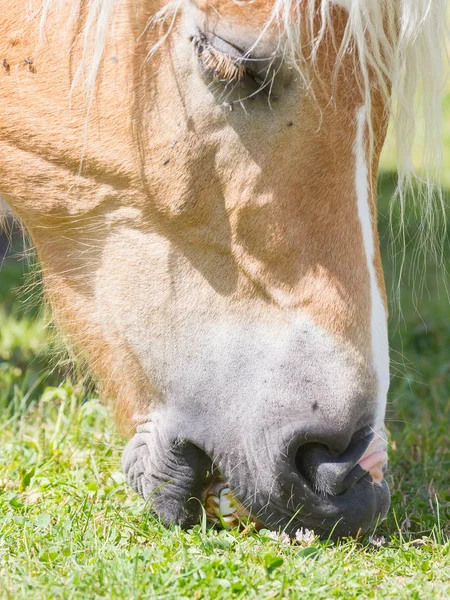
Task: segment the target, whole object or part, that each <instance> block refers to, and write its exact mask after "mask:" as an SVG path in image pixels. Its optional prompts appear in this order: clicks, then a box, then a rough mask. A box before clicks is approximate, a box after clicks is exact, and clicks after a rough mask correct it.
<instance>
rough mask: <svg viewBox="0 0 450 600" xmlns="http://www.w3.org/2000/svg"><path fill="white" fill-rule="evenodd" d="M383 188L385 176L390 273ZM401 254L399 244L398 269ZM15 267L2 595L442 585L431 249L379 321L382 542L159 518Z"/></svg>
mask: <svg viewBox="0 0 450 600" xmlns="http://www.w3.org/2000/svg"><path fill="white" fill-rule="evenodd" d="M391 192H392V181H391V179H390V178H389V177H384V178H382V182H381V186H380V217H381V223H380V225H381V232H382V245H383V250H384V262H385V270H386V276H387V280H388V286H392V282H393V277H394V276H393V274H392V268H391V264H392V261H391V260H390V259H389V258H388V255H387V251H386V249H387V245H388V243H389V238H388V236H387V229H388V226H387V217H386V213H387V203H388V198H389V197H390V194H391ZM417 226H418V224H417V223H416V222H415V221H414V220H412V221H411V222H410V223H409V234H410V235H411V236H414V232H415V230H416V229H417ZM394 228H395V222H394ZM445 252H446V258H447V260H448V257H449V256H450V253H449V252H448V247H447V248H446V249H445ZM412 262H414V256H413V254H412V250H411V247H410V246H408V250H407V269H406V273H408V269H409V266H410V265H411V263H412ZM26 270H27V267H26V262H20V263H18V262H16V261H12V260H10V261H7V262H6V263H5V264H4V265H3V269H2V271H1V272H0V409H1V413H0V597H1V598H13V599H14V600H16V599H20V598H33V599H40V598H80V599H81V598H82V599H86V598H124V599H131V598H173V599H177V600H178V599H180V598H189V599H191V598H245V599H249V598H282V597H287V598H302V599H303V598H311V599H314V600H318V599H321V598H324V599H325V598H335V597H337V598H339V597H340V598H346V599H347V598H348V599H351V598H396V599H399V598H405V599H408V600H409V599H414V598H417V599H419V598H420V599H424V598H425V599H427V598H442V599H444V598H449V597H450V542H449V536H450V432H449V429H450V428H449V412H450V345H449V340H450V306H449V301H448V297H447V295H446V292H445V289H444V286H443V285H442V281H443V273H442V272H439V271H437V270H436V268H435V265H433V263H432V261H431V263H430V262H429V264H428V267H427V269H426V272H425V274H424V279H425V283H426V286H425V287H422V288H421V287H420V286H419V285H418V284H416V288H415V290H416V292H415V293H414V291H413V287H412V282H409V281H408V277H406V278H405V281H404V283H403V285H402V287H401V300H402V310H403V315H402V316H400V315H399V314H398V312H397V313H396V312H395V310H394V314H393V317H392V319H391V345H392V359H393V375H394V378H393V381H392V387H391V392H390V401H389V407H388V424H389V429H390V443H391V450H390V475H389V477H390V482H391V490H392V509H391V512H390V514H389V517H388V519H387V520H386V521H385V522H384V523H382V524H381V526H380V527H379V529H378V531H377V534H378V535H383V536H385V538H386V542H385V544H384V545H382V546H381V547H380V548H377V547H375V546H374V545H373V544H371V543H370V542H369V541H368V540H362V541H358V542H356V541H353V540H344V541H341V542H339V543H338V544H334V545H332V544H326V543H321V542H315V543H313V544H312V545H311V546H308V547H301V546H295V545H292V544H286V543H283V542H281V541H276V540H273V539H271V538H269V537H268V536H267V535H266V533H265V532H261V533H259V534H258V533H255V532H249V533H247V534H242V533H239V532H236V531H231V532H226V531H217V530H214V529H211V528H209V527H206V526H205V524H201V525H199V526H197V527H195V528H194V529H193V530H191V531H187V532H183V531H181V530H180V529H178V528H172V529H169V530H166V529H164V528H163V527H162V526H161V524H160V523H159V522H158V520H157V519H156V518H155V517H154V516H153V515H152V514H151V512H150V511H149V510H148V507H146V506H145V504H144V502H143V501H142V500H140V499H139V498H138V497H137V496H136V495H135V494H134V493H133V492H132V491H131V490H130V489H129V488H128V487H127V485H126V484H125V483H124V479H123V476H122V474H121V472H120V456H121V451H122V448H123V445H124V441H123V440H121V439H120V437H119V436H118V434H117V432H116V431H115V429H114V425H113V420H112V417H111V415H110V413H109V411H108V409H106V408H105V407H103V406H101V405H100V404H99V403H98V402H97V401H96V400H95V398H94V397H93V396H92V395H91V394H89V393H88V392H87V391H86V390H85V389H84V388H83V386H82V385H81V384H77V383H74V382H72V381H71V379H70V377H68V376H64V375H63V373H62V372H61V371H59V372H57V373H55V372H52V371H51V364H52V358H51V355H52V349H51V344H50V338H49V336H48V334H47V331H46V330H45V329H43V324H44V316H43V314H42V312H40V311H39V310H36V309H34V310H33V311H31V312H30V311H29V310H27V308H26V305H25V304H24V303H23V302H22V300H21V295H20V293H18V292H17V287H18V286H19V287H20V284H21V281H22V278H23V274H24V272H25V271H26ZM420 290H422V291H420ZM25 295H28V292H26V293H25ZM22 296H23V293H22Z"/></svg>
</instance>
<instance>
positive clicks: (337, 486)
mask: <svg viewBox="0 0 450 600" xmlns="http://www.w3.org/2000/svg"><path fill="white" fill-rule="evenodd" d="M366 431H367V430H365V431H364V432H366ZM371 438H372V434H369V435H366V436H365V437H361V433H360V432H358V434H356V435H355V436H353V439H352V442H351V443H350V445H349V446H348V448H347V449H346V450H345V452H343V453H342V454H338V453H337V452H334V451H332V450H330V449H329V447H328V446H327V445H325V444H322V443H319V442H312V443H306V444H303V445H300V446H299V447H298V449H297V452H296V455H295V466H296V468H297V471H298V473H299V474H300V475H301V476H302V477H303V479H305V480H306V481H307V482H308V483H309V484H310V485H311V487H312V488H313V489H314V491H316V492H318V493H320V494H327V495H333V496H334V495H338V494H343V493H344V492H346V491H347V490H349V489H350V488H352V487H353V486H354V485H355V484H356V483H357V482H358V481H359V480H360V479H361V478H362V477H363V476H364V475H365V474H366V471H364V469H362V468H361V467H360V466H359V465H358V462H359V460H360V459H361V457H362V456H363V454H364V452H365V450H366V449H367V447H368V446H369V444H370V440H371Z"/></svg>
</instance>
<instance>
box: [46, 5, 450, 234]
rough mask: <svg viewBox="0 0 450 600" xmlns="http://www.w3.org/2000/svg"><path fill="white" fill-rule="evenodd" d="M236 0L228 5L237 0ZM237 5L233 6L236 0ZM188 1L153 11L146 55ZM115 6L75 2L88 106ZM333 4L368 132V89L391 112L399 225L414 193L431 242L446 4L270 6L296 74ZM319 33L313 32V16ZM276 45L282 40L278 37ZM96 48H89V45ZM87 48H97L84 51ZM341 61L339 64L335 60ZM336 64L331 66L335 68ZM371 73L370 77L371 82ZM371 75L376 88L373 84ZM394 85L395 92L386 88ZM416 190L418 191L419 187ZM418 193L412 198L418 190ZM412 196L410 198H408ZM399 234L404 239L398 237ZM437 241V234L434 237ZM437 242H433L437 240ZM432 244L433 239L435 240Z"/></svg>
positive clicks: (437, 218)
mask: <svg viewBox="0 0 450 600" xmlns="http://www.w3.org/2000/svg"><path fill="white" fill-rule="evenodd" d="M234 1H235V0H230V2H234ZM236 1H237V0H236ZM186 2H187V0H171V1H169V2H167V4H166V5H165V6H164V8H163V9H162V10H161V11H160V12H159V13H157V14H156V15H155V16H154V17H153V19H152V20H151V23H149V25H148V26H149V27H150V26H154V25H155V24H158V23H159V24H160V23H162V22H165V23H166V24H168V27H167V28H166V29H165V31H166V33H165V34H164V35H162V38H161V39H160V41H159V42H157V44H156V46H155V47H154V48H153V49H152V50H151V53H150V54H151V55H152V54H153V53H154V52H156V51H157V50H158V48H159V47H160V46H161V45H162V44H163V43H164V41H165V39H166V37H167V36H168V35H169V33H170V30H171V25H172V24H173V23H174V21H175V18H176V15H177V12H178V11H179V9H180V8H181V7H182V6H183V4H185V3H186ZM64 3H65V2H64V0H42V4H41V11H40V26H41V34H42V33H43V31H44V28H45V22H46V18H47V15H48V13H49V11H50V9H53V8H55V7H56V8H57V9H60V8H61V7H62V6H63V5H64ZM119 3H120V0H75V1H74V2H73V9H72V14H73V15H77V14H79V8H80V7H81V6H86V7H87V11H84V14H87V17H86V20H85V26H84V33H83V35H84V52H83V56H82V65H80V68H79V70H78V73H77V75H76V77H75V80H79V79H80V74H81V73H83V74H85V75H84V76H85V79H84V82H83V83H84V86H85V91H86V95H87V99H88V104H89V103H90V100H91V99H92V95H93V90H94V87H95V82H96V79H97V75H98V72H99V69H100V67H101V61H102V57H103V53H104V49H105V46H106V43H107V39H108V35H109V32H110V30H111V29H112V27H113V21H114V12H115V8H116V6H117V5H118V4H119ZM335 4H339V5H341V6H343V7H344V8H345V9H346V10H347V11H348V15H349V17H348V21H347V25H346V29H345V33H344V37H343V40H342V43H341V46H340V49H339V57H340V58H342V57H343V56H344V54H345V53H346V52H347V50H348V49H350V48H356V50H357V53H356V54H357V59H356V60H357V61H358V65H357V66H358V67H359V69H358V71H359V72H360V82H361V87H362V90H363V92H364V96H365V98H366V104H367V107H366V108H367V111H366V112H367V115H368V127H369V130H370V126H371V125H370V114H371V112H370V109H371V106H370V93H369V92H370V88H371V86H373V85H377V87H378V88H379V90H380V91H381V93H382V94H383V95H384V96H385V99H386V100H387V101H388V105H389V106H390V107H391V110H390V112H391V121H392V127H393V131H394V136H395V139H396V149H397V169H398V187H397V194H396V198H397V200H398V205H399V207H400V222H401V223H402V222H403V221H404V218H403V217H404V208H405V198H406V195H407V194H408V195H410V193H411V192H413V191H414V190H415V191H416V197H419V198H420V207H421V213H422V223H423V233H424V234H425V235H426V237H427V239H428V240H429V241H430V240H432V239H433V238H432V236H430V231H432V232H434V233H436V231H437V229H438V227H437V223H441V224H443V226H445V218H444V219H442V212H443V211H444V210H445V206H444V202H443V199H442V194H441V192H440V191H439V185H436V184H438V182H439V175H440V169H441V165H442V143H441V132H442V105H441V104H442V102H441V101H442V89H443V84H444V59H445V55H446V47H447V40H448V28H447V16H448V9H447V0H334V2H333V1H332V0H274V6H273V10H272V13H271V16H270V19H269V22H268V23H267V26H266V27H273V26H275V27H278V28H279V30H280V36H282V39H283V47H284V49H285V54H286V57H287V59H290V60H291V61H292V62H293V63H294V64H295V65H297V67H298V69H299V72H305V67H306V66H308V65H311V64H313V63H314V61H315V57H316V55H317V51H318V48H319V46H320V44H321V42H322V40H323V39H324V36H325V34H326V33H327V31H328V30H329V29H330V28H332V27H333V23H332V14H333V13H332V8H333V6H334V5H335ZM318 14H320V23H321V26H320V29H319V32H318V33H317V15H318ZM305 19H306V21H307V28H306V30H307V31H308V30H309V35H310V36H311V35H312V38H311V37H310V38H309V39H312V42H311V43H310V44H309V49H308V51H307V53H305V50H304V48H305V44H303V43H302V39H301V37H302V33H301V32H302V31H303V32H304V31H305V28H304V27H300V23H301V22H302V20H305ZM280 39H281V38H280ZM93 41H94V43H93V44H92V42H93ZM89 48H94V49H93V51H89ZM338 63H339V60H338ZM338 68H339V64H337V65H336V69H338ZM369 73H370V74H371V75H370V78H369ZM374 77H375V82H374ZM387 81H389V82H390V83H391V85H392V93H391V90H390V89H389V87H388V85H387ZM419 121H423V127H421V128H420V129H421V130H422V131H423V132H424V135H423V138H424V139H423V140H420V142H421V146H422V147H423V151H422V164H421V165H420V168H419V169H416V167H415V165H414V163H413V160H412V150H413V147H414V144H415V142H416V140H417V138H418V137H419V136H418V127H417V123H418V122H419ZM418 184H419V185H418ZM418 189H419V190H420V191H419V192H418V193H417V190H418ZM411 196H414V193H412V194H411ZM396 235H400V236H402V233H401V232H396ZM437 237H438V238H439V240H440V239H441V236H437ZM434 239H435V240H436V236H435V238H434ZM435 243H436V244H437V245H438V244H439V242H438V241H436V242H435Z"/></svg>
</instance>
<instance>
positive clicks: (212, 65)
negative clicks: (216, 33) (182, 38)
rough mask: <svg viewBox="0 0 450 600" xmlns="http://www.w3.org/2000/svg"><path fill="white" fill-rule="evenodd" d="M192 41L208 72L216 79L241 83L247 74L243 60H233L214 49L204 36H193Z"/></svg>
mask: <svg viewBox="0 0 450 600" xmlns="http://www.w3.org/2000/svg"><path fill="white" fill-rule="evenodd" d="M189 39H190V41H191V42H192V43H193V44H194V47H195V49H196V50H197V55H198V57H199V59H200V61H201V62H202V64H203V66H204V68H205V69H206V70H207V71H211V72H212V73H213V75H214V77H215V78H217V79H221V80H225V81H228V82H238V81H241V80H242V79H243V78H244V77H245V76H246V75H247V74H248V71H247V67H246V65H245V64H244V62H243V61H242V60H241V59H237V58H233V57H231V56H229V55H228V54H225V53H224V52H221V51H220V50H217V48H214V46H212V45H211V44H210V43H209V42H208V40H207V39H206V38H205V37H204V36H191V37H190V38H189Z"/></svg>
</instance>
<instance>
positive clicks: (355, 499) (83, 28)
mask: <svg viewBox="0 0 450 600" xmlns="http://www.w3.org/2000/svg"><path fill="white" fill-rule="evenodd" d="M446 17H447V3H446V1H445V0H415V1H414V2H411V1H408V0H389V1H381V0H380V1H379V2H371V1H369V0H248V1H247V0H239V1H238V0H175V1H171V2H167V1H166V0H121V1H120V2H119V1H118V0H74V1H72V2H69V1H68V0H31V1H30V2H29V3H25V4H24V5H22V4H21V3H18V2H15V1H14V0H4V2H3V6H2V11H1V14H0V24H1V27H0V32H1V33H0V61H1V62H0V97H1V106H2V110H1V117H0V119H1V128H0V157H1V160H0V194H1V196H2V197H3V198H4V199H5V200H6V202H7V203H8V205H9V206H10V207H11V209H12V211H13V212H14V214H15V215H16V216H17V218H18V219H19V220H20V222H21V223H22V224H23V227H24V228H25V229H26V231H27V232H28V234H29V236H30V238H31V240H32V243H33V244H34V246H35V248H36V250H37V256H38V260H39V263H40V265H41V267H42V276H43V283H44V289H45V296H46V300H47V302H48V303H49V305H50V306H51V309H52V314H53V316H54V319H55V322H56V324H57V326H58V327H59V328H60V330H61V332H62V333H63V335H64V336H65V338H66V339H67V342H68V344H69V345H70V346H71V347H73V348H75V351H76V353H77V356H78V357H79V358H80V360H83V361H85V362H84V364H86V365H87V367H88V368H89V369H90V371H91V372H92V374H93V376H94V377H95V379H96V381H97V382H98V385H99V390H100V393H101V396H102V397H103V398H105V399H106V400H108V401H109V402H111V404H112V406H113V407H114V410H115V415H116V419H117V422H118V424H119V427H120V428H121V430H122V431H123V432H124V433H125V434H126V435H127V437H128V438H129V441H128V443H127V445H126V448H125V451H124V454H123V468H124V471H125V474H126V476H127V479H128V481H129V483H130V484H131V486H132V487H133V488H134V489H135V490H137V491H138V492H139V493H140V494H141V495H142V496H143V497H144V498H145V499H147V500H148V501H149V502H150V503H151V506H152V508H153V510H154V511H155V512H156V514H157V515H159V517H160V518H161V519H162V521H163V522H164V523H165V524H167V525H170V524H178V525H180V526H182V527H190V526H192V525H193V524H195V523H197V522H199V520H200V519H201V518H202V514H203V507H202V503H205V502H206V503H207V504H208V503H209V505H213V507H214V506H215V507H216V508H217V506H219V509H220V510H222V509H221V508H220V507H221V503H222V504H223V502H222V500H224V498H223V497H222V496H221V492H222V491H224V490H226V493H228V490H231V491H232V495H233V497H234V498H235V504H234V507H235V508H233V510H236V512H237V513H239V514H241V515H242V514H244V515H246V516H247V517H248V518H250V519H253V520H254V521H255V523H257V524H260V525H264V526H265V527H268V528H270V529H274V530H276V529H282V530H283V531H285V532H286V533H287V534H288V535H291V536H294V535H295V532H296V531H297V530H298V529H299V528H309V529H312V530H314V531H315V533H316V534H317V535H324V536H329V535H333V536H347V535H350V536H356V535H358V534H361V533H364V532H367V531H368V530H369V529H370V528H371V527H375V526H376V524H377V523H378V522H379V521H380V520H381V519H383V518H384V517H385V516H386V514H387V511H388V508H389V503H390V497H389V487H388V485H387V483H386V480H385V477H384V475H385V471H386V467H387V458H388V455H387V437H386V433H385V427H384V421H385V411H386V399H387V394H388V388H389V344H388V334H387V301H386V291H385V284H384V279H383V271H382V265H381V260H380V251H379V239H378V232H377V199H376V184H377V171H378V164H379V158H380V153H381V150H382V147H383V144H384V141H385V137H386V132H387V127H388V124H389V122H390V121H391V120H393V122H394V125H393V126H394V128H395V129H396V131H397V149H398V168H399V187H398V190H397V196H398V197H399V198H400V203H401V204H402V205H403V204H404V201H405V198H406V191H407V190H408V189H409V188H410V187H412V186H413V185H414V175H415V171H414V167H413V163H412V161H411V158H410V157H411V147H412V144H413V141H414V138H415V123H416V120H417V117H416V112H415V111H416V104H417V95H418V93H419V92H420V91H422V92H423V105H424V107H425V110H424V118H425V124H426V133H427V143H428V146H427V148H428V151H427V153H426V155H427V156H428V157H429V159H430V160H429V161H428V162H427V165H428V167H427V168H425V171H424V172H425V174H424V175H421V177H422V178H424V179H425V180H426V183H427V185H426V186H425V187H426V193H425V194H424V200H423V206H424V211H425V212H424V214H425V215H426V216H428V217H429V216H430V215H431V214H432V213H433V211H434V210H435V208H436V205H437V204H439V202H436V201H435V200H433V194H432V193H431V192H430V193H427V191H430V190H431V189H432V181H433V177H434V175H435V171H436V170H437V168H438V167H436V166H434V165H438V162H439V122H440V99H439V98H440V90H441V86H442V76H443V69H444V64H443V54H444V48H445V44H446V25H445V23H446ZM426 220H427V219H425V221H426ZM429 220H431V219H430V218H429ZM211 498H212V501H211ZM225 499H226V498H225ZM225 504H226V502H225ZM236 507H237V508H236ZM220 510H219V513H220ZM210 512H214V510H213V509H211V511H210Z"/></svg>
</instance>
